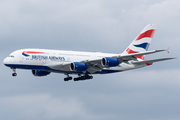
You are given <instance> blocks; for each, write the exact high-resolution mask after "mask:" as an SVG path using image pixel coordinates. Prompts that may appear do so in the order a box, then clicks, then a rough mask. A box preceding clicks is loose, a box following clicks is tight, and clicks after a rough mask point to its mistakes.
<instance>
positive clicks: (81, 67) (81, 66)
mask: <svg viewBox="0 0 180 120" xmlns="http://www.w3.org/2000/svg"><path fill="white" fill-rule="evenodd" d="M70 70H71V71H79V72H80V71H86V70H87V64H86V63H82V62H73V63H71V66H70Z"/></svg>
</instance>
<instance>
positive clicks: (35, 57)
mask: <svg viewBox="0 0 180 120" xmlns="http://www.w3.org/2000/svg"><path fill="white" fill-rule="evenodd" d="M155 29H156V25H154V24H149V25H147V26H146V27H145V28H144V29H143V30H142V31H141V32H140V34H139V35H138V36H137V37H136V38H135V39H134V40H133V42H132V43H131V44H130V45H129V46H128V47H127V49H125V51H124V52H123V53H121V54H109V53H99V52H95V53H93V52H77V51H63V50H47V49H21V50H17V51H14V52H13V53H11V54H10V55H9V56H8V57H6V58H5V59H4V61H3V63H4V65H6V66H7V67H10V68H11V69H13V71H14V73H13V74H12V75H13V76H16V75H17V74H16V69H29V70H32V74H33V75H34V76H46V75H49V74H50V73H51V72H56V73H63V74H65V75H67V77H66V78H64V81H68V80H72V77H71V76H69V75H70V74H77V75H78V77H77V78H74V81H79V80H86V79H92V78H93V76H91V75H92V74H107V73H114V72H122V71H126V70H131V69H136V68H141V67H145V66H149V65H152V63H154V62H158V61H164V60H169V59H174V58H161V59H153V60H146V59H145V58H144V55H147V54H152V53H156V52H161V51H168V50H165V49H164V50H152V51H147V50H148V47H149V45H150V42H151V39H152V37H153V34H154V32H155Z"/></svg>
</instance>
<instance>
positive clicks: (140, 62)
mask: <svg viewBox="0 0 180 120" xmlns="http://www.w3.org/2000/svg"><path fill="white" fill-rule="evenodd" d="M170 59H175V58H161V59H154V60H146V61H133V62H131V63H132V64H146V63H154V62H159V61H164V60H170Z"/></svg>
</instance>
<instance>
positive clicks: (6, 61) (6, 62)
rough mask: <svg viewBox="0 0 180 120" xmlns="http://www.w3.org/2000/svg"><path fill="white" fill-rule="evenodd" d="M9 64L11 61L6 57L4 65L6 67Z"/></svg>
mask: <svg viewBox="0 0 180 120" xmlns="http://www.w3.org/2000/svg"><path fill="white" fill-rule="evenodd" d="M8 63H9V60H8V58H7V57H6V58H5V59H4V61H3V64H4V65H6V64H8Z"/></svg>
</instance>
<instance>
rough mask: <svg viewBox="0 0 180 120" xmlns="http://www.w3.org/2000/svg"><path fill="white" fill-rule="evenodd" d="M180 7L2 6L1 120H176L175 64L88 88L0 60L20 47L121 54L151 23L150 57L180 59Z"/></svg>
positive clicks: (103, 0)
mask: <svg viewBox="0 0 180 120" xmlns="http://www.w3.org/2000/svg"><path fill="white" fill-rule="evenodd" d="M179 5H180V1H179V0H134V1H132V0H111V1H109V0H0V43H1V44H0V53H1V56H0V61H1V64H0V71H1V77H0V119H1V120H12V119H13V120H120V119H122V120H132V119H133V120H179V119H180V102H179V101H180V75H179V74H180V65H179V59H176V60H171V61H164V62H160V63H154V64H153V65H152V66H149V67H146V68H141V69H137V70H132V71H126V72H121V73H115V74H108V75H94V79H93V80H89V81H79V82H74V81H68V82H64V80H63V79H64V77H66V76H65V75H63V74H55V73H52V74H50V75H48V76H46V77H35V76H33V75H32V74H31V71H28V70H17V73H18V76H17V77H15V78H13V77H12V76H11V74H12V70H11V69H9V68H7V67H5V66H4V65H3V63H2V62H3V59H4V58H5V57H6V56H8V55H9V54H10V53H11V52H13V51H14V50H17V49H22V48H45V49H57V50H76V51H89V52H106V53H121V52H123V51H124V49H125V48H126V47H127V46H128V45H129V44H130V43H131V42H132V40H133V39H134V38H135V37H136V36H137V35H138V34H139V32H140V31H141V30H142V29H143V28H144V27H145V26H146V25H147V24H149V23H152V24H157V30H156V32H155V35H154V38H153V40H152V42H151V45H150V47H149V50H154V49H165V48H168V47H170V53H169V54H168V53H166V52H164V53H157V54H155V55H147V56H146V58H148V59H154V58H161V57H176V58H179V54H178V51H179V44H180V41H179V33H180V24H179V21H180V7H179Z"/></svg>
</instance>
